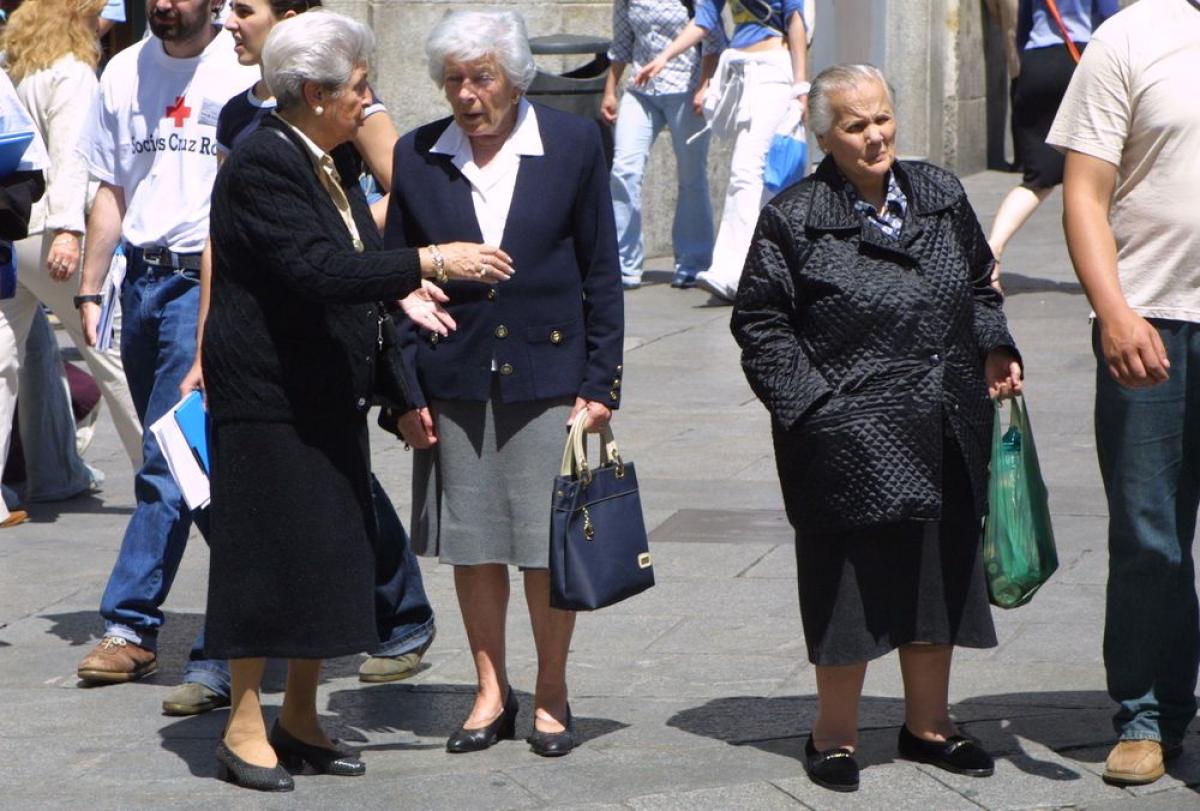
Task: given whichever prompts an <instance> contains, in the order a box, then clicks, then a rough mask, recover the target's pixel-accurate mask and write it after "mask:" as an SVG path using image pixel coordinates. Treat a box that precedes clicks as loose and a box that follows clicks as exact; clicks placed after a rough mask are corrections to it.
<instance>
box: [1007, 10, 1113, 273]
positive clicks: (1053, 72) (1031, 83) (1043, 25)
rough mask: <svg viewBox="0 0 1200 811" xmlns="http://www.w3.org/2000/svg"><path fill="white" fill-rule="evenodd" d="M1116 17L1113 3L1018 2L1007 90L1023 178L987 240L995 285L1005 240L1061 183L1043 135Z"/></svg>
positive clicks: (1056, 158) (1057, 160) (1056, 159)
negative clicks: (1095, 37)
mask: <svg viewBox="0 0 1200 811" xmlns="http://www.w3.org/2000/svg"><path fill="white" fill-rule="evenodd" d="M1116 12H1117V0H1021V4H1020V6H1018V8H1017V31H1016V47H1017V49H1018V51H1019V54H1020V69H1019V72H1018V73H1017V76H1016V79H1015V80H1014V82H1013V87H1012V132H1013V145H1014V149H1015V151H1016V158H1017V162H1018V163H1019V164H1020V165H1021V168H1022V171H1023V177H1022V179H1021V184H1020V185H1019V186H1017V187H1016V188H1014V189H1013V190H1012V191H1010V192H1009V193H1008V195H1007V196H1006V197H1005V198H1004V200H1003V201H1002V202H1001V203H1000V208H999V209H998V210H997V211H996V217H995V219H993V220H992V230H991V233H990V234H989V235H988V244H989V245H990V246H991V248H992V254H993V255H995V257H996V265H995V268H994V269H993V271H992V273H993V282H995V283H996V284H997V285H999V284H1000V260H1001V258H1002V257H1003V256H1004V249H1005V248H1007V247H1008V242H1009V240H1010V239H1012V237H1013V235H1014V234H1016V233H1017V231H1018V230H1019V229H1020V228H1021V226H1022V225H1024V224H1025V222H1026V221H1027V220H1028V219H1029V218H1030V217H1031V216H1033V212H1034V211H1036V210H1037V208H1038V206H1040V205H1041V204H1042V201H1044V200H1045V199H1046V198H1047V197H1049V196H1050V192H1052V191H1054V187H1055V186H1057V185H1058V184H1060V183H1062V178H1063V156H1062V153H1060V152H1059V151H1058V150H1057V149H1055V148H1054V147H1052V146H1050V145H1049V144H1047V143H1046V134H1047V133H1049V132H1050V124H1051V122H1053V121H1054V114H1055V113H1056V112H1057V111H1058V105H1059V103H1060V102H1061V101H1062V98H1063V94H1064V93H1066V92H1067V85H1068V84H1069V83H1070V81H1071V74H1072V73H1073V72H1074V70H1075V64H1076V63H1077V62H1078V61H1079V54H1080V53H1081V52H1082V51H1083V50H1084V49H1085V48H1086V47H1087V43H1088V41H1089V40H1090V39H1091V37H1092V31H1094V30H1095V29H1096V27H1097V26H1099V25H1100V23H1102V22H1104V21H1105V20H1106V19H1108V18H1109V17H1111V16H1112V15H1113V14H1115V13H1116Z"/></svg>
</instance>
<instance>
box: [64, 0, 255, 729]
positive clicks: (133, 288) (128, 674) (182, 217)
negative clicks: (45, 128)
mask: <svg viewBox="0 0 1200 811" xmlns="http://www.w3.org/2000/svg"><path fill="white" fill-rule="evenodd" d="M221 5H222V0H147V3H146V18H147V21H148V22H149V25H150V30H151V33H152V34H153V36H151V37H148V38H146V39H144V40H142V41H141V42H139V43H137V44H136V45H133V46H131V47H129V48H127V49H126V50H124V51H122V52H121V53H119V54H117V56H115V57H114V58H113V60H112V61H111V62H110V63H109V64H108V67H107V68H106V69H105V71H104V75H103V76H102V77H101V79H100V92H99V95H98V97H97V99H96V103H95V104H94V106H93V108H92V111H91V113H90V115H89V120H88V122H87V124H85V126H84V130H83V133H82V135H81V137H80V143H79V151H80V153H81V154H82V155H83V157H84V159H85V160H86V162H87V164H88V167H89V169H90V171H91V174H92V175H93V176H94V177H95V178H96V179H97V180H99V181H100V190H99V192H98V193H97V195H96V199H95V202H94V204H93V206H92V211H91V214H90V216H89V218H88V230H87V234H88V239H87V245H86V247H85V251H84V260H83V276H82V279H81V280H80V287H79V292H80V295H79V296H78V297H77V298H76V302H75V303H76V306H77V307H78V308H79V310H80V319H81V321H82V324H83V331H84V335H85V336H86V338H87V340H88V342H89V343H95V341H96V337H97V336H96V331H97V324H98V322H99V317H100V289H101V286H102V285H103V283H104V279H105V274H106V271H107V270H108V266H109V259H110V257H111V256H112V254H113V251H114V249H115V248H116V247H117V245H118V243H120V242H124V246H125V255H126V261H127V271H126V276H125V280H124V283H123V285H122V288H121V308H122V332H121V359H122V363H123V364H124V367H125V375H126V378H127V380H128V382H129V391H130V394H131V395H132V396H133V401H134V405H135V406H136V408H137V411H138V416H139V417H140V418H141V421H142V425H143V428H144V427H145V426H149V425H150V424H151V423H153V422H154V421H155V420H157V419H158V418H159V417H161V416H162V415H163V414H165V413H166V412H167V410H168V409H170V408H171V406H173V405H174V404H175V403H176V401H177V400H178V399H179V383H180V381H181V380H182V379H183V376H184V374H185V373H186V372H187V371H188V369H189V368H190V367H191V363H192V358H193V357H194V355H195V353H196V320H197V312H198V310H199V296H200V288H199V277H200V263H201V254H202V251H203V249H204V245H205V241H206V239H207V236H208V207H209V198H210V196H211V193H212V185H213V180H214V178H215V176H216V170H217V161H216V153H217V141H216V126H217V117H218V115H219V114H220V112H221V107H222V105H223V104H224V103H225V101H226V100H227V99H228V98H230V97H231V96H233V95H234V94H236V93H239V92H241V91H243V90H245V89H246V88H247V87H248V86H249V85H251V84H252V83H253V82H254V81H255V80H256V79H257V78H258V71H257V70H255V69H253V68H245V67H242V66H240V65H239V64H238V62H237V57H236V55H235V53H234V48H233V42H232V40H231V37H230V35H229V33H228V32H224V31H221V30H220V29H219V28H217V27H216V26H215V25H214V24H213V19H214V15H215V13H216V12H217V10H218V9H219V8H220V7H221ZM142 451H143V455H144V462H143V464H142V467H141V469H140V470H139V471H138V474H137V478H136V480H135V484H134V490H135V495H136V498H137V506H136V508H135V509H134V512H133V516H132V517H131V518H130V521H129V526H128V528H127V529H126V531H125V538H124V541H123V542H122V544H121V550H120V552H119V553H118V556H117V561H116V564H115V566H114V567H113V571H112V575H111V576H110V577H109V581H108V587H107V588H106V589H105V592H104V597H103V599H102V600H101V604H100V613H101V615H102V616H103V617H104V621H105V625H106V628H105V632H104V638H103V639H102V640H101V642H100V644H99V645H97V646H96V647H95V648H94V649H93V650H92V651H91V652H90V653H89V654H88V655H87V656H86V657H84V659H83V661H82V662H80V664H79V670H78V675H79V677H80V679H82V680H84V681H85V682H101V683H104V682H125V681H132V680H134V679H139V678H142V677H143V676H147V675H149V674H151V673H153V672H154V671H155V669H156V668H157V656H156V653H155V649H156V643H157V636H158V631H159V628H160V627H161V625H162V622H163V614H162V611H161V608H160V606H161V605H162V603H163V601H164V600H165V599H166V596H167V592H168V590H169V589H170V588H171V582H172V580H173V579H174V577H175V572H176V570H177V569H178V567H179V561H180V559H181V558H182V556H183V550H184V546H185V544H186V543H187V538H188V531H189V528H190V527H191V523H192V519H193V516H192V514H191V513H190V512H189V511H188V510H187V508H186V505H185V503H184V501H183V497H182V495H181V494H180V492H179V488H178V487H177V486H176V485H175V482H174V480H173V479H172V477H171V474H170V471H169V470H168V468H167V463H166V460H165V459H164V457H163V455H162V452H161V450H160V449H159V447H158V443H157V442H155V440H154V437H153V434H152V433H151V432H149V431H145V430H144V431H143V440H142ZM205 518H206V516H205V515H204V514H203V513H197V514H196V516H195V519H196V520H197V522H198V524H199V525H200V528H201V530H203V529H204V524H205ZM228 703H229V674H228V670H227V668H226V666H225V663H224V662H220V661H213V660H208V659H205V658H204V642H203V634H201V637H200V638H198V639H197V640H196V643H195V645H194V646H193V648H192V653H191V659H190V661H189V663H188V666H187V669H186V670H185V672H184V684H183V685H181V686H180V687H179V688H177V689H176V690H175V691H174V692H173V693H172V694H171V695H169V696H168V697H167V700H166V701H164V702H163V710H164V712H167V713H168V714H192V713H196V712H204V711H206V710H209V709H213V708H214V707H217V706H223V705H226V704H228Z"/></svg>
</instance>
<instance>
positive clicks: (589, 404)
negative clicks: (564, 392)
mask: <svg viewBox="0 0 1200 811" xmlns="http://www.w3.org/2000/svg"><path fill="white" fill-rule="evenodd" d="M576 419H585V420H587V423H585V426H586V428H587V430H588V432H589V433H593V434H594V433H596V432H597V431H600V430H602V429H603V428H604V427H605V426H606V425H608V423H609V420H611V419H612V409H611V408H609V407H608V406H606V405H605V404H604V403H601V402H599V401H597V400H585V399H583V398H582V397H576V398H575V405H574V407H573V408H572V409H571V416H569V417H567V425H568V426H569V425H572V424H573V423H574V422H575V420H576Z"/></svg>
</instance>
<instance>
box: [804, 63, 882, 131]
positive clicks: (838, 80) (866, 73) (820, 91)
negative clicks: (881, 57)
mask: <svg viewBox="0 0 1200 811" xmlns="http://www.w3.org/2000/svg"><path fill="white" fill-rule="evenodd" d="M868 82H875V83H878V84H879V85H881V86H882V87H883V89H884V91H885V92H886V93H887V97H888V101H891V102H893V106H894V104H895V102H894V97H893V96H892V88H891V86H890V85H888V83H887V79H886V78H885V77H884V75H883V71H881V70H880V69H879V68H877V67H875V66H874V65H867V64H857V65H855V64H843V65H831V66H830V67H827V68H825V70H823V71H821V72H820V73H818V74H817V78H815V79H813V81H812V87H811V88H810V89H809V91H808V126H809V128H810V129H812V131H813V132H814V133H815V134H817V135H825V134H826V133H828V132H829V130H831V129H833V115H834V110H833V105H832V104H831V103H830V101H829V97H830V96H831V95H833V94H834V93H844V92H845V91H847V90H853V89H854V88H856V87H859V86H861V85H864V84H867V83H868Z"/></svg>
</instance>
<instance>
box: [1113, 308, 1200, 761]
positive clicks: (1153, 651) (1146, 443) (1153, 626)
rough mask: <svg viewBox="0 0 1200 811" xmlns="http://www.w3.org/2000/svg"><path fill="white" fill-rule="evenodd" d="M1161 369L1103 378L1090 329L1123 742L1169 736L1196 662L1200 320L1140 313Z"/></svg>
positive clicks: (1177, 730) (1192, 704)
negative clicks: (1164, 370)
mask: <svg viewBox="0 0 1200 811" xmlns="http://www.w3.org/2000/svg"><path fill="white" fill-rule="evenodd" d="M1150 323H1151V324H1153V325H1154V327H1155V328H1156V329H1157V330H1158V332H1159V335H1161V336H1162V340H1163V344H1164V345H1165V347H1166V350H1167V356H1168V357H1169V358H1170V360H1171V370H1170V379H1168V380H1167V381H1166V382H1164V383H1160V384H1159V385H1157V386H1153V387H1151V388H1144V389H1132V388H1128V387H1126V386H1122V385H1121V384H1120V383H1117V382H1116V381H1115V380H1113V379H1112V376H1111V375H1109V373H1108V369H1107V368H1106V364H1105V362H1104V358H1103V355H1102V354H1101V352H1100V347H1099V327H1093V337H1092V342H1093V346H1094V349H1095V353H1096V358H1097V361H1098V363H1097V370H1096V451H1097V455H1098V457H1099V460H1100V473H1101V475H1102V476H1103V478H1104V492H1105V494H1106V495H1107V497H1108V515H1109V518H1108V594H1107V604H1106V611H1105V621H1104V667H1105V671H1106V672H1107V675H1108V693H1109V695H1110V696H1112V698H1113V700H1114V701H1116V702H1117V704H1118V709H1117V712H1116V715H1115V716H1114V717H1113V726H1114V728H1115V729H1116V732H1117V734H1118V735H1119V736H1120V737H1121V738H1122V739H1124V740H1153V741H1161V742H1162V743H1163V745H1164V746H1166V747H1173V746H1176V745H1178V744H1179V743H1180V742H1181V741H1182V739H1183V735H1184V731H1185V730H1186V729H1187V726H1188V723H1189V722H1190V721H1191V720H1192V718H1193V717H1194V716H1195V714H1196V695H1195V693H1196V669H1197V666H1200V612H1198V610H1197V601H1196V584H1195V566H1194V564H1193V560H1192V542H1193V541H1194V539H1195V534H1196V510H1197V508H1200V429H1198V427H1200V323H1196V324H1193V323H1187V322H1184V321H1168V320H1161V319H1151V321H1150Z"/></svg>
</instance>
